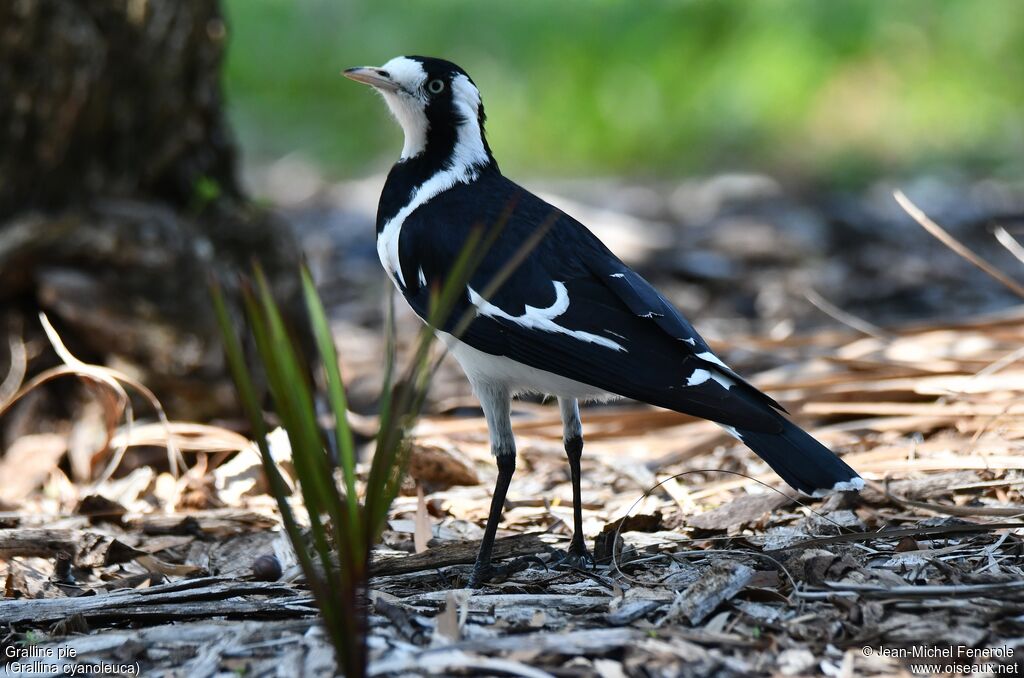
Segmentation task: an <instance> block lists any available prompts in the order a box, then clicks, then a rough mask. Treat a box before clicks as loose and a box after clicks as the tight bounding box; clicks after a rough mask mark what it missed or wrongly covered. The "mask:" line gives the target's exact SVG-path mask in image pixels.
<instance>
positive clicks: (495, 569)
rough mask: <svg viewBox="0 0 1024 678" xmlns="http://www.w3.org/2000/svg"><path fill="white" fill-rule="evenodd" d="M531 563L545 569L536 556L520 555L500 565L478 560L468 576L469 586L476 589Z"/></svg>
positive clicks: (523, 568)
mask: <svg viewBox="0 0 1024 678" xmlns="http://www.w3.org/2000/svg"><path fill="white" fill-rule="evenodd" d="M531 565H539V566H540V567H542V568H544V569H547V564H546V563H545V562H544V561H543V560H541V559H540V558H538V557H537V556H522V557H520V558H515V559H513V560H510V561H509V562H507V563H502V564H501V565H495V564H493V563H490V562H487V563H480V562H478V563H477V564H476V565H475V566H474V567H473V574H472V575H470V577H469V588H471V589H478V588H480V587H481V586H483V585H484V584H486V583H487V582H489V581H492V580H494V579H502V580H504V579H505V578H507V577H509V576H511V575H513V574H516V573H517V572H522V571H523V570H525V569H527V568H529V567H530V566H531Z"/></svg>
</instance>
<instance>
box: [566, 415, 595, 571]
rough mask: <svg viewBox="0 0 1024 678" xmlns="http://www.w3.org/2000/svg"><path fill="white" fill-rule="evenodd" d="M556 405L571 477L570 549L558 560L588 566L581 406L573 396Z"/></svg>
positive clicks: (591, 562) (573, 564) (574, 565)
mask: <svg viewBox="0 0 1024 678" xmlns="http://www.w3.org/2000/svg"><path fill="white" fill-rule="evenodd" d="M558 407H559V409H560V410H561V412H562V429H563V439H564V441H565V456H567V457H568V458H569V476H570V477H571V478H572V541H571V542H569V550H568V551H567V552H566V553H565V555H564V556H563V557H562V558H561V559H560V561H559V564H562V565H569V566H572V567H585V568H589V567H592V566H593V565H594V559H593V557H592V556H591V555H590V551H588V550H587V543H586V541H585V539H584V537H583V503H582V499H581V498H580V458H581V457H582V456H583V424H582V422H581V421H580V406H579V402H578V401H577V400H576V399H575V398H559V399H558Z"/></svg>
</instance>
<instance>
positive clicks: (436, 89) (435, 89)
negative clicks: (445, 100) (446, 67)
mask: <svg viewBox="0 0 1024 678" xmlns="http://www.w3.org/2000/svg"><path fill="white" fill-rule="evenodd" d="M427 89H428V90H430V93H431V94H440V93H441V91H442V90H444V81H443V80H431V81H430V83H429V84H428V85H427Z"/></svg>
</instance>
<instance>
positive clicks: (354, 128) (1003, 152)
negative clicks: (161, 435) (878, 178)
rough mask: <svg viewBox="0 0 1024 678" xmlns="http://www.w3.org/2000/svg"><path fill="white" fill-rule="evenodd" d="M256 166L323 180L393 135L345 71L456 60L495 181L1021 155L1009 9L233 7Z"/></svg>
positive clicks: (466, 0) (874, 169)
mask: <svg viewBox="0 0 1024 678" xmlns="http://www.w3.org/2000/svg"><path fill="white" fill-rule="evenodd" d="M226 4H227V10H228V13H229V21H230V28H231V41H232V42H231V47H230V51H229V62H228V67H227V91H228V96H229V104H230V109H231V114H232V116H233V122H234V124H235V127H236V129H237V130H238V133H239V135H240V137H241V141H242V144H243V147H244V148H245V149H246V152H247V154H248V155H247V158H248V159H250V160H260V159H269V158H274V157H278V156H280V155H284V154H288V153H296V152H297V153H300V154H302V155H303V156H305V157H307V158H309V159H310V160H313V161H314V162H316V163H317V164H318V165H320V166H321V167H322V168H323V170H324V171H325V173H326V174H328V175H329V176H334V177H345V176H360V175H365V174H368V173H370V172H373V171H379V170H382V169H384V168H386V167H388V166H389V165H390V164H391V162H393V160H394V159H395V158H396V157H397V154H398V151H399V149H400V148H401V135H400V132H399V130H398V128H397V126H396V125H395V124H394V122H393V121H392V120H391V119H390V118H389V116H388V115H387V114H386V113H385V109H384V106H383V103H382V102H381V101H380V100H379V99H378V97H376V96H372V95H371V94H370V92H368V91H366V90H365V89H364V88H362V87H359V86H357V85H356V84H354V83H351V82H348V81H346V80H344V79H343V78H342V77H340V76H339V71H341V69H342V68H345V67H348V66H354V65H367V64H369V65H377V64H380V63H383V62H384V61H386V60H387V59H389V58H391V57H392V56H396V55H399V54H427V55H431V56H439V57H444V58H448V59H450V60H452V61H455V62H456V63H458V64H460V65H461V66H463V67H464V68H465V69H466V70H467V71H468V72H469V73H470V74H471V75H472V76H473V79H474V80H475V81H476V83H477V85H478V86H479V87H480V89H481V90H482V93H483V98H484V103H485V106H486V109H487V113H488V118H489V124H488V134H489V138H490V141H491V145H492V148H493V149H494V152H495V155H496V157H497V158H498V161H499V163H501V164H502V166H503V168H504V169H505V170H506V171H507V172H509V173H511V174H518V175H524V174H525V175H530V176H538V175H539V176H568V175H571V176H602V175H608V174H619V175H626V176H634V177H661V176H680V175H684V174H689V173H701V174H704V173H709V172H714V171H721V170H729V169H761V170H765V171H769V172H772V173H775V174H777V175H784V176H787V177H792V178H797V179H800V178H804V179H807V178H812V179H817V180H824V181H834V182H840V183H856V182H859V181H862V180H864V179H867V178H869V177H872V176H875V175H878V174H885V175H894V174H896V175H898V174H905V173H913V172H922V171H936V169H939V170H941V169H944V168H956V170H957V171H965V172H967V173H970V174H979V175H996V176H999V175H1004V176H1011V175H1017V174H1019V173H1020V171H1021V169H1022V162H1024V161H1022V158H1024V125H1022V124H1021V123H1022V121H1021V117H1020V116H1021V108H1022V106H1021V105H1022V104H1024V5H1022V4H1021V3H1020V1H1019V0H947V1H942V0H859V1H853V0H794V1H786V2H783V1H775V0H761V1H757V2H755V1H748V0H744V1H739V0H721V1H715V2H712V1H711V0H693V1H689V2H684V1H677V2H612V1H611V0H589V1H588V0H558V1H557V2H555V1H552V0H518V1H516V2H471V1H470V0H437V1H433V2H411V1H403V2H369V1H367V0H358V1H349V2H339V1H338V0H227V3H226Z"/></svg>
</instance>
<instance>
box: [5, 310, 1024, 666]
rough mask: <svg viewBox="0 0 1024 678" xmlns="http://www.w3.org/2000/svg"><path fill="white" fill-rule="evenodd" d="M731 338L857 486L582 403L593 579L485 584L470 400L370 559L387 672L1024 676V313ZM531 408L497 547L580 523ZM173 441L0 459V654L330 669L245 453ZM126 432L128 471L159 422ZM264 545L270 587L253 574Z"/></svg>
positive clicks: (441, 424)
mask: <svg viewBox="0 0 1024 678" xmlns="http://www.w3.org/2000/svg"><path fill="white" fill-rule="evenodd" d="M735 345H736V346H743V347H744V351H751V350H753V351H760V352H764V353H770V354H772V355H773V356H775V357H776V358H777V359H778V357H779V356H782V358H783V359H785V363H784V364H783V365H782V366H780V367H777V368H775V369H773V370H770V371H767V372H763V373H761V374H759V375H757V376H756V377H755V379H754V381H755V383H757V384H758V385H759V386H760V387H762V388H765V389H767V390H769V391H770V392H771V393H772V394H773V395H774V396H775V397H776V398H777V399H779V400H780V401H781V402H783V403H784V404H785V405H786V406H787V408H788V409H790V411H793V412H795V413H796V416H797V418H798V420H799V421H800V422H801V423H802V424H804V425H806V426H808V427H809V428H810V430H812V431H813V432H814V434H815V435H816V436H817V437H818V438H819V439H821V440H822V441H823V442H825V443H826V444H828V445H830V446H831V447H832V448H833V449H835V450H836V451H837V452H839V453H841V454H843V456H844V458H845V459H846V460H847V461H848V462H849V463H850V464H851V465H852V466H853V467H854V468H856V469H858V470H859V471H861V472H862V473H863V474H864V476H865V477H866V478H867V479H868V480H869V483H868V487H867V488H866V489H865V490H864V491H863V492H862V493H860V494H859V495H837V496H833V497H830V498H827V499H823V500H813V499H809V498H806V497H803V498H800V497H795V496H793V492H792V491H791V490H789V489H788V488H785V487H783V486H781V485H780V484H779V482H778V480H777V479H776V477H775V476H774V475H773V474H772V473H771V472H770V471H769V469H768V468H767V467H766V466H765V465H764V464H763V463H761V462H760V461H759V460H757V459H756V458H755V457H754V456H753V455H752V454H750V453H749V452H748V451H746V449H745V448H742V447H741V446H737V445H736V444H734V442H733V441H732V439H731V438H729V437H728V436H725V435H724V434H722V433H721V432H720V431H719V429H718V428H717V427H715V426H713V425H711V424H708V423H706V422H701V421H695V420H692V419H689V418H687V417H685V416H683V415H678V414H675V413H671V412H665V411H659V410H654V409H651V408H647V407H640V406H636V405H631V404H627V403H620V404H618V405H613V406H599V407H590V408H588V409H587V411H586V412H585V414H584V425H585V435H586V440H587V446H586V450H585V454H584V473H583V502H584V529H585V531H586V533H587V537H588V541H589V542H590V543H591V548H592V549H593V550H594V552H595V556H596V558H597V559H598V566H597V568H596V569H595V570H594V571H592V572H580V571H574V570H558V569H553V568H552V569H544V568H541V567H531V568H529V569H525V570H523V571H521V572H519V573H517V574H514V575H512V576H510V577H508V578H507V579H506V580H504V581H498V582H494V583H492V584H491V585H489V586H488V587H486V588H484V589H482V590H477V591H470V590H467V589H465V588H464V586H465V583H466V580H467V577H468V572H469V569H470V566H471V563H472V560H473V557H474V554H475V549H476V545H477V540H478V539H479V536H480V534H481V531H482V525H483V522H484V520H485V518H486V513H487V506H488V503H489V500H490V487H491V483H492V481H493V478H494V469H493V463H492V462H491V460H490V457H489V453H488V445H487V435H486V426H485V424H484V422H483V420H482V418H480V417H478V416H466V415H465V412H467V411H469V412H472V410H471V409H467V408H472V407H473V403H472V401H468V400H465V399H463V398H461V397H456V398H454V399H453V400H451V401H449V402H446V403H440V404H439V405H438V406H437V408H436V409H437V410H438V411H439V412H442V414H437V415H432V416H429V417H427V418H425V419H424V420H423V421H422V422H421V423H420V425H419V427H418V428H417V430H416V448H415V453H414V464H413V468H414V476H415V478H414V479H413V480H412V481H411V482H410V487H409V490H410V491H409V493H408V496H403V497H401V498H400V499H399V501H397V502H396V504H395V505H394V506H393V508H392V520H391V522H390V529H389V530H388V531H387V532H386V534H385V539H384V544H383V545H382V546H381V548H380V550H379V553H378V556H377V559H376V561H375V569H376V576H375V578H374V579H373V582H372V594H371V597H372V637H371V651H372V658H373V667H372V670H373V672H374V673H375V674H376V675H418V674H423V673H435V674H441V675H451V674H459V675H465V674H473V675H522V676H548V675H573V676H576V675H583V676H589V675H593V676H634V675H642V676H652V675H657V676H679V675H694V676H697V675H711V674H714V675H775V674H783V675H805V674H808V675H821V674H825V675H830V676H832V675H835V676H862V675H890V674H899V673H900V672H903V673H904V675H906V672H907V671H909V668H907V667H909V666H910V665H909V664H908V663H907V662H908V661H909V660H906V659H903V660H901V659H898V658H894V657H891V656H885V655H886V652H884V651H887V650H892V649H895V648H913V647H915V646H917V647H931V648H943V647H951V648H954V652H955V651H956V650H955V648H968V649H970V650H971V651H972V652H979V651H981V650H983V649H985V648H988V653H989V654H992V653H997V654H998V653H1000V652H1001V653H1002V656H1001V657H997V658H996V659H976V658H975V659H968V660H965V661H960V662H958V663H962V664H963V663H971V662H986V661H995V662H997V663H1000V662H1002V663H1004V664H1005V663H1007V662H1013V661H1016V659H1015V658H1014V657H1013V656H1010V657H1006V656H1005V655H1006V653H1007V652H1008V651H1009V652H1010V653H1011V655H1012V654H1016V656H1017V657H1019V656H1020V655H1021V653H1024V641H1022V640H1021V638H1022V637H1024V583H1022V582H1024V544H1022V541H1021V536H1020V535H1021V534H1022V528H1024V498H1022V496H1021V489H1022V487H1024V405H1022V404H1021V399H1020V396H1021V392H1022V391H1024V366H1021V364H1020V359H1021V358H1024V351H1022V350H1021V348H1020V347H1021V346H1024V311H1022V310H1021V309H1015V310H1013V311H1010V312H1005V313H1003V314H1001V315H998V316H987V317H982V318H977V319H974V320H970V321H965V322H959V323H955V324H949V325H943V324H935V323H933V324H929V325H920V326H914V327H907V328H903V329H901V330H899V331H891V332H886V333H885V334H884V335H882V336H875V337H872V336H863V335H857V334H855V333H852V332H850V333H847V332H842V331H834V332H831V333H821V334H818V335H816V336H814V337H809V338H801V337H789V338H786V339H782V340H777V341H772V340H766V339H759V340H755V339H751V338H745V339H737V340H736V342H735ZM716 350H718V351H719V352H720V354H722V355H723V357H726V358H727V359H730V358H733V357H736V356H734V355H733V354H734V353H735V352H736V350H734V349H733V348H732V346H731V345H728V344H719V345H717V346H716ZM515 410H516V417H515V420H514V421H515V425H516V431H517V434H518V440H519V450H520V459H521V463H520V470H519V472H518V473H517V475H516V478H515V480H514V481H513V484H512V489H511V491H510V493H509V501H508V504H507V506H506V511H505V518H504V521H503V523H502V526H501V527H502V530H501V536H502V537H503V540H502V542H500V549H501V554H502V555H504V556H508V557H516V556H521V555H534V554H535V555H540V556H542V558H545V559H546V558H547V557H548V554H549V553H550V552H551V551H552V550H553V549H557V548H564V546H565V544H566V542H567V536H568V533H569V528H568V525H569V524H570V523H571V489H570V483H569V476H568V468H567V466H566V464H565V461H564V453H563V451H562V449H561V424H560V421H559V419H558V413H557V408H554V407H552V406H550V405H544V404H537V403H529V402H523V403H519V404H517V406H516V408H515ZM443 412H451V413H453V414H443ZM97 416H100V415H97ZM101 418H102V417H101ZM372 423H373V422H372V421H367V422H363V423H362V425H364V426H369V427H371V428H372ZM81 425H82V424H81V423H79V426H81ZM170 427H171V430H172V431H173V432H174V435H175V436H176V443H177V445H176V447H177V449H178V450H180V451H181V453H182V454H183V455H184V456H185V458H186V460H187V462H188V466H189V469H190V470H189V471H188V472H187V473H185V474H184V475H183V476H181V477H179V478H174V477H172V476H171V475H170V474H169V473H166V472H163V473H161V472H158V471H156V470H153V469H152V468H151V467H149V466H139V467H138V468H136V469H135V470H132V471H130V472H127V473H124V474H122V475H120V476H119V477H115V478H113V479H109V480H106V481H104V482H101V483H98V484H97V483H91V484H90V483H87V482H82V481H75V482H73V481H72V479H71V478H70V476H69V475H68V474H69V473H71V470H70V467H69V466H67V464H63V463H62V462H61V460H62V458H64V457H65V456H66V455H69V454H71V452H69V451H68V450H70V449H72V448H73V447H74V445H75V444H76V443H74V441H73V440H72V443H71V444H66V443H65V444H62V443H61V439H60V438H59V436H58V437H54V434H49V433H48V434H38V437H37V438H29V439H27V440H26V439H25V438H23V439H22V440H21V441H20V443H19V444H20V446H21V447H20V448H19V449H18V450H14V451H10V450H9V451H8V454H7V455H6V456H4V457H3V458H0V477H3V478H4V479H5V482H4V484H3V488H4V489H3V491H4V492H5V494H3V495H0V501H2V502H3V504H4V506H5V509H6V510H5V512H3V513H0V528H2V529H0V561H2V562H3V569H2V570H0V576H2V577H3V578H2V579H0V581H2V583H3V586H4V594H3V598H2V599H0V624H2V629H3V630H2V631H0V644H2V645H4V646H5V647H8V646H11V647H21V648H23V647H26V646H28V645H31V646H33V647H43V648H45V647H54V648H58V647H62V648H65V654H67V650H68V649H70V648H74V650H75V652H74V654H75V656H74V657H73V658H67V657H65V658H64V659H61V660H60V662H70V663H76V662H77V663H89V662H93V663H95V662H101V661H105V662H115V661H116V662H121V663H124V662H128V663H137V665H138V666H139V667H140V668H141V669H142V670H144V671H145V672H147V675H149V674H153V675H186V674H188V675H192V674H199V675H215V674H216V673H217V672H226V671H240V672H244V673H245V674H246V675H271V674H274V675H328V674H329V673H330V665H331V664H330V658H331V655H330V650H329V647H328V646H327V644H326V641H325V639H324V637H323V634H322V633H321V632H320V630H319V629H318V628H317V626H316V617H315V607H314V606H313V604H312V600H311V599H310V596H309V594H308V591H307V590H306V589H305V588H304V586H303V585H302V583H301V577H300V576H299V575H298V573H297V570H296V568H295V566H294V562H293V556H292V554H291V552H290V549H289V547H288V545H287V543H286V542H285V541H284V540H283V539H282V537H281V536H280V533H278V532H277V531H276V529H275V526H276V525H277V522H278V521H277V517H276V512H275V508H274V504H273V501H272V500H271V499H270V498H269V497H268V496H267V495H266V494H265V487H263V485H262V479H261V477H260V474H259V473H258V472H257V471H256V465H257V464H258V461H257V459H256V457H255V453H254V451H253V450H252V449H251V448H249V447H247V446H246V444H245V441H244V439H241V437H240V436H238V435H237V434H232V433H230V432H228V431H225V430H223V429H219V428H216V427H196V426H195V425H191V424H183V423H177V422H171V423H170ZM98 428H99V430H101V431H102V430H103V429H104V426H103V425H102V424H100V425H98ZM133 430H134V433H133V434H132V437H131V440H122V441H121V442H129V443H131V446H129V447H128V448H127V453H126V458H130V457H131V456H132V455H133V454H136V453H139V454H141V453H142V452H143V451H145V450H147V449H151V448H152V447H153V446H154V445H157V444H158V443H159V442H160V440H161V436H162V435H164V433H163V431H164V430H165V429H164V428H163V427H162V425H160V424H152V425H143V424H139V423H137V424H136V425H135V427H134V429H133ZM119 435H120V436H124V437H125V438H127V433H126V432H125V431H124V430H123V428H122V429H119V430H118V431H116V432H115V435H114V436H113V441H114V442H113V443H112V445H111V447H112V448H114V449H117V448H118V445H119V443H118V442H117V441H118V438H117V436H119ZM239 449H241V451H240V452H238V450H239ZM32 451H36V453H35V454H32V453H31V452H32ZM25 460H32V463H31V464H29V465H27V466H26V461H25ZM102 462H103V460H102V459H94V460H92V464H93V467H96V468H102V466H103V463H102ZM283 466H284V467H285V470H286V471H287V463H284V464H283ZM26 469H27V470H26ZM11 474H18V476H19V482H17V483H15V482H7V481H6V479H7V478H11V477H12V475H11ZM737 474H742V475H737ZM773 488H775V489H773ZM417 490H422V499H420V498H418V497H417V496H416V495H417ZM417 545H418V546H419V549H417ZM424 547H426V548H424ZM417 550H419V552H418V553H416V551H417ZM270 555H273V556H274V557H275V558H276V559H277V562H278V563H279V564H280V565H281V570H282V576H281V577H280V578H279V579H277V580H276V581H264V579H274V576H275V575H276V574H277V573H276V572H274V571H273V568H270V571H269V572H268V571H267V569H266V565H267V562H268V560H267V558H266V557H267V556H270ZM257 561H259V563H260V564H259V565H257ZM270 562H272V561H270ZM254 565H257V567H256V570H257V572H256V573H254ZM257 575H258V576H257ZM865 648H868V649H865ZM953 656H954V657H956V656H957V655H956V654H954V655H953ZM9 666H10V665H9ZM60 666H61V667H62V668H61V669H60V670H64V669H66V668H67V667H66V666H65V665H64V664H60ZM51 674H54V673H53V672H51ZM44 675H45V674H44ZM54 675H56V674H54Z"/></svg>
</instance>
